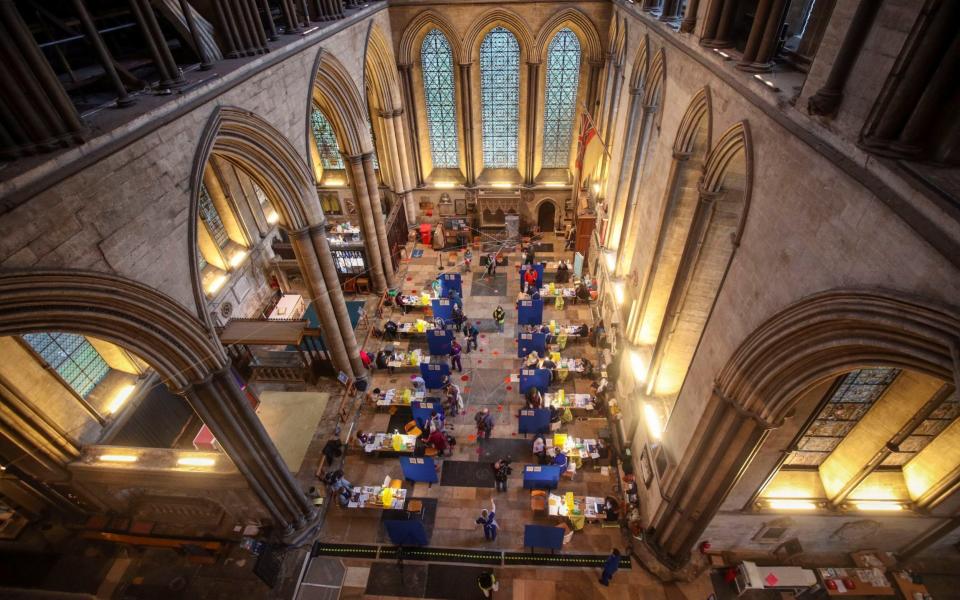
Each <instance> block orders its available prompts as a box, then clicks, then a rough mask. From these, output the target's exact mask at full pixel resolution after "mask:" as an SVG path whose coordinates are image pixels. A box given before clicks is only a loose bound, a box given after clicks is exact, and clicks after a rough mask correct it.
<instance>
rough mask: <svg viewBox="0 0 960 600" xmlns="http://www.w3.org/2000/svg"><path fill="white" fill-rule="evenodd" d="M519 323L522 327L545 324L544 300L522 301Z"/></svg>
mask: <svg viewBox="0 0 960 600" xmlns="http://www.w3.org/2000/svg"><path fill="white" fill-rule="evenodd" d="M517 322H518V323H519V324H520V325H539V324H541V323H543V300H542V299H541V300H521V301H520V306H519V307H517Z"/></svg>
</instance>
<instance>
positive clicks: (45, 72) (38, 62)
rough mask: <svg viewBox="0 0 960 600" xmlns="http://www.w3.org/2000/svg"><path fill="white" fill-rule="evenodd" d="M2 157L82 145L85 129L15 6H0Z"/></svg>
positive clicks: (9, 1) (7, 1) (5, 0)
mask: <svg viewBox="0 0 960 600" xmlns="http://www.w3.org/2000/svg"><path fill="white" fill-rule="evenodd" d="M0 58H2V60H0V88H2V91H0V104H2V107H0V108H2V110H0V156H2V157H3V158H8V159H14V158H18V157H21V156H28V155H31V154H36V153H38V152H46V151H50V150H54V149H56V148H58V147H68V146H72V145H75V144H80V143H82V142H83V140H84V132H85V127H84V126H83V124H82V123H81V121H80V116H79V115H78V114H77V109H76V108H74V106H73V103H72V102H71V101H70V98H69V97H68V96H67V93H66V92H65V91H64V89H63V86H61V85H60V82H59V80H57V75H56V73H54V72H53V69H52V68H51V67H50V64H49V63H48V62H47V60H46V58H44V56H43V53H42V52H41V51H40V48H39V47H38V46H37V42H36V41H35V40H34V38H33V35H32V34H31V33H30V30H29V29H28V28H27V25H26V23H24V21H23V18H22V17H21V16H20V13H19V12H18V11H17V8H16V6H15V5H14V3H13V0H0Z"/></svg>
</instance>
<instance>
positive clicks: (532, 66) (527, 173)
mask: <svg viewBox="0 0 960 600" xmlns="http://www.w3.org/2000/svg"><path fill="white" fill-rule="evenodd" d="M539 104H540V63H538V62H528V63H527V156H526V161H524V162H525V167H524V173H523V182H524V183H525V184H526V185H533V177H534V173H533V168H534V164H535V161H534V157H535V156H534V155H535V154H536V150H537V137H538V136H537V120H538V117H539V116H540V114H541V113H540V112H539V111H538V110H537V106H538V105H539Z"/></svg>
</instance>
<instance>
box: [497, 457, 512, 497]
mask: <svg viewBox="0 0 960 600" xmlns="http://www.w3.org/2000/svg"><path fill="white" fill-rule="evenodd" d="M492 468H493V480H494V481H495V482H496V488H497V491H498V492H505V491H507V477H509V476H510V474H511V473H513V469H512V468H511V467H510V459H509V457H508V458H501V459H500V460H498V461H497V462H495V463H493V465H492Z"/></svg>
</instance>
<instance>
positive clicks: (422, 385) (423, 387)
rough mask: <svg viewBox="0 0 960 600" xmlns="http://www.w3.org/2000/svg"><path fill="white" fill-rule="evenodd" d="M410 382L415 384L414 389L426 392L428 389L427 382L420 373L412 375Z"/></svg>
mask: <svg viewBox="0 0 960 600" xmlns="http://www.w3.org/2000/svg"><path fill="white" fill-rule="evenodd" d="M410 383H412V384H413V390H414V391H415V392H426V391H427V382H426V381H424V379H423V377H421V376H420V375H411V376H410Z"/></svg>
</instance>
